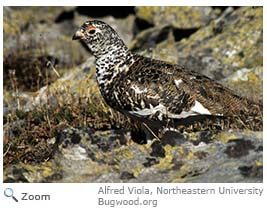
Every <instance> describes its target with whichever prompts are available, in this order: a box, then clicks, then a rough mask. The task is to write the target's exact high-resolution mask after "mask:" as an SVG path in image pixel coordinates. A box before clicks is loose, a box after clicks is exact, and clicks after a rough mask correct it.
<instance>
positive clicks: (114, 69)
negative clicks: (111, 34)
mask: <svg viewBox="0 0 267 213" xmlns="http://www.w3.org/2000/svg"><path fill="white" fill-rule="evenodd" d="M126 62H127V64H129V63H133V55H132V53H131V52H130V51H129V50H128V48H127V47H126V46H125V45H112V46H109V47H108V48H107V49H106V50H105V51H103V52H102V53H101V55H98V56H97V57H96V77H97V81H98V84H99V86H100V87H101V86H103V85H106V84H108V83H110V82H111V81H112V79H113V78H114V77H116V75H117V74H119V73H120V72H124V71H125V68H126V67H125V66H123V65H124V64H125V63H126Z"/></svg>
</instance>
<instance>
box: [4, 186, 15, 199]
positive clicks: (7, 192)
mask: <svg viewBox="0 0 267 213" xmlns="http://www.w3.org/2000/svg"><path fill="white" fill-rule="evenodd" d="M13 194H14V192H13V189H11V188H6V189H5V191H4V195H5V196H6V197H12V198H13V200H14V201H16V202H18V199H17V198H15V197H14V195H13Z"/></svg>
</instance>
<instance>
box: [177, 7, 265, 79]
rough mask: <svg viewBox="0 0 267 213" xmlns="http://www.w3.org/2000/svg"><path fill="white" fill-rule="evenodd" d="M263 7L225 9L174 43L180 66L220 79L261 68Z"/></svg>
mask: <svg viewBox="0 0 267 213" xmlns="http://www.w3.org/2000/svg"><path fill="white" fill-rule="evenodd" d="M262 41H263V38H262V7H258V8H253V7H241V8H239V9H236V10H231V9H230V10H229V9H228V10H226V11H225V13H224V14H222V16H221V17H220V18H218V19H216V20H213V21H211V23H210V24H209V25H208V26H206V27H203V28H201V29H199V30H198V31H197V32H196V33H194V34H193V35H191V36H190V37H189V38H188V39H183V40H181V41H180V42H178V44H177V49H178V53H179V59H178V61H179V63H182V64H183V65H185V66H186V67H189V68H190V69H193V70H196V71H199V72H201V73H203V74H205V75H207V76H209V77H211V78H212V79H215V80H222V79H223V78H225V77H227V76H229V75H231V74H233V73H234V72H235V71H236V70H239V69H242V68H248V69H249V68H254V67H258V66H262V60H263V59H262V56H263V53H262Z"/></svg>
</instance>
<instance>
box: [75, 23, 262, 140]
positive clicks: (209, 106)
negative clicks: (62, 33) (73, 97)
mask: <svg viewBox="0 0 267 213" xmlns="http://www.w3.org/2000/svg"><path fill="white" fill-rule="evenodd" d="M72 40H80V41H81V42H83V43H84V44H85V45H87V47H88V49H89V51H90V52H91V54H92V55H93V56H94V57H95V63H96V80H97V83H98V86H99V89H100V92H101V95H102V96H103V98H104V100H105V102H106V103H107V104H108V105H109V106H110V107H111V108H113V109H114V110H117V111H119V112H121V113H123V114H125V115H126V116H128V117H129V118H131V119H133V120H134V121H137V122H139V123H140V124H142V125H144V127H145V128H147V129H148V130H149V131H151V132H152V133H153V135H155V136H157V135H159V133H160V132H163V131H167V130H169V131H198V130H211V129H225V128H238V129H250V130H254V131H262V105H261V104H260V103H256V102H253V101H251V100H249V99H248V98H246V97H243V96H239V95H237V94H235V92H234V91H233V90H231V89H229V88H227V87H225V86H223V85H222V84H220V83H218V82H216V81H214V80H212V79H211V78H209V77H207V76H205V75H203V74H201V73H199V72H196V71H194V70H190V69H188V68H185V67H183V66H181V65H179V64H172V63H168V62H165V61H161V60H157V59H153V58H149V57H145V56H142V55H138V54H136V53H134V52H132V51H131V50H129V49H128V48H127V46H126V45H125V43H124V42H123V40H122V39H121V38H120V36H119V35H118V33H117V32H116V31H115V30H114V29H113V28H112V27H111V26H110V25H108V24H107V23H105V22H103V21H99V20H89V21H86V22H84V23H83V24H82V25H81V26H80V27H79V28H78V30H77V31H76V32H75V33H74V35H73V37H72Z"/></svg>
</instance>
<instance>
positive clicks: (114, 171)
mask: <svg viewBox="0 0 267 213" xmlns="http://www.w3.org/2000/svg"><path fill="white" fill-rule="evenodd" d="M262 137H263V135H262V133H260V132H251V131H235V132H234V131H223V132H219V133H211V132H199V133H194V134H193V133H192V134H191V135H188V136H187V137H185V136H183V135H181V134H178V133H175V132H173V133H166V135H164V136H163V139H162V141H161V143H159V144H158V145H157V146H159V147H161V149H154V151H153V148H152V147H153V146H154V144H147V145H141V144H137V143H134V142H132V141H131V139H130V137H129V134H127V133H124V132H122V131H120V130H115V131H114V130H109V131H94V130H92V129H89V128H87V129H73V128H70V129H65V130H64V131H62V133H61V134H60V136H58V137H57V141H56V143H55V151H54V155H53V157H52V158H51V159H50V160H49V161H48V162H44V163H42V164H39V165H35V166H29V165H25V164H19V165H17V166H11V167H9V168H7V169H5V172H4V182H17V181H20V182H199V183H202V182H262V180H263V179H262V177H263V168H262V164H263V158H262V151H263V148H262V147H263V144H262ZM154 143H155V142H154ZM162 150H163V152H164V155H161V154H159V155H158V154H157V152H162Z"/></svg>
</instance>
